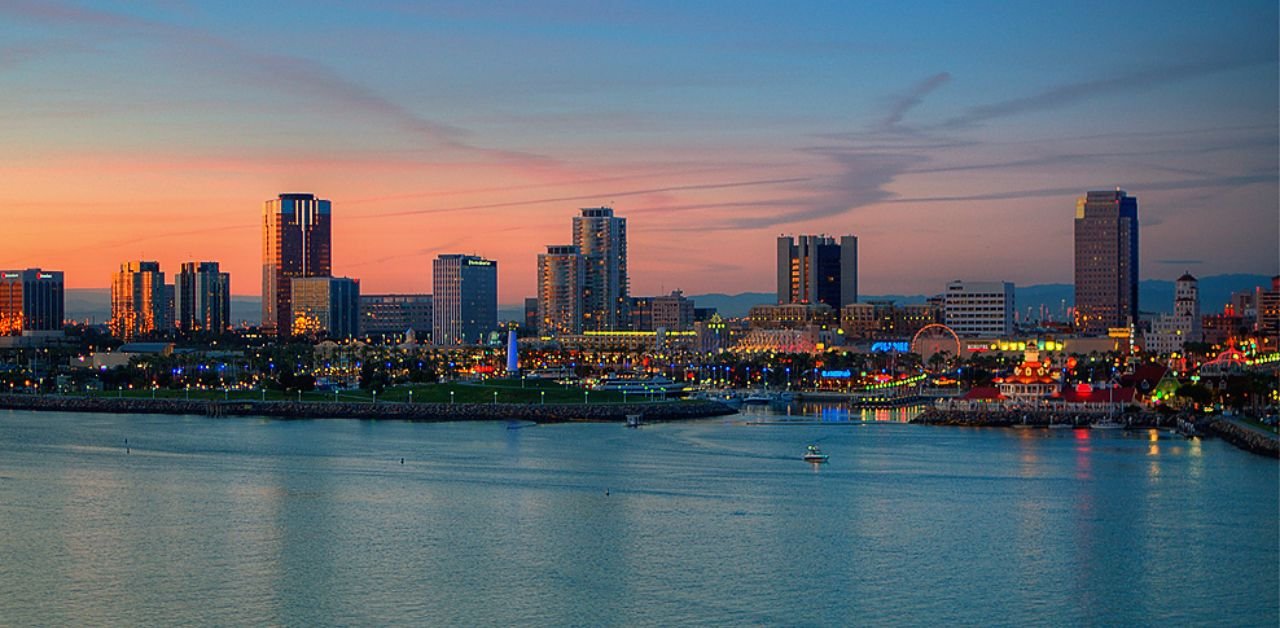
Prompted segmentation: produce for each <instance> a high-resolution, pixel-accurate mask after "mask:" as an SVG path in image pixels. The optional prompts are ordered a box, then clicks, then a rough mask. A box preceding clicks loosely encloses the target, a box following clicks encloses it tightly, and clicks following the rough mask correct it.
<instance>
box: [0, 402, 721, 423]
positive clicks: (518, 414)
mask: <svg viewBox="0 0 1280 628" xmlns="http://www.w3.org/2000/svg"><path fill="white" fill-rule="evenodd" d="M0 408H7V409H14V410H37V411H57V412H108V413H116V414H196V415H206V416H212V417H224V416H267V417H274V418H282V419H388V420H397V421H533V422H537V423H565V422H570V421H601V422H623V421H625V420H626V417H627V415H637V414H638V415H640V416H641V420H642V421H644V422H650V423H652V422H658V421H680V420H686V419H700V418H707V417H714V416H722V415H728V414H735V413H736V411H735V410H733V409H732V408H730V407H728V406H726V405H724V404H722V403H719V402H716V401H669V402H654V403H627V404H613V403H610V404H550V403H549V404H514V403H500V404H488V403H458V404H452V403H413V404H409V403H387V402H380V403H348V402H336V403H335V402H314V401H304V402H295V401H208V400H185V399H128V398H112V397H73V396H63V395H0Z"/></svg>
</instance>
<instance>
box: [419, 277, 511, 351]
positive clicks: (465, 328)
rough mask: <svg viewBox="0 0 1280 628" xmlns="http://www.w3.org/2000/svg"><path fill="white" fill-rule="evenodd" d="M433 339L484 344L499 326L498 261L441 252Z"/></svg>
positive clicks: (450, 344) (448, 344)
mask: <svg viewBox="0 0 1280 628" xmlns="http://www.w3.org/2000/svg"><path fill="white" fill-rule="evenodd" d="M431 280H432V293H433V294H432V299H433V304H432V313H431V320H432V322H431V343H432V344H434V345H436V346H441V347H457V346H464V345H475V344H483V343H484V342H485V341H486V339H487V337H488V335H489V333H490V332H492V331H495V330H497V329H498V262H496V261H494V260H490V259H485V258H483V257H477V256H475V255H441V256H439V257H437V258H436V259H435V260H434V261H433V262H432V267H431Z"/></svg>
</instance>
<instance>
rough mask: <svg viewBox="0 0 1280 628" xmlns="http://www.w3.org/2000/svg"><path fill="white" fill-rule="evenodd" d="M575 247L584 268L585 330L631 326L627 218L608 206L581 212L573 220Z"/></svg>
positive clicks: (583, 312)
mask: <svg viewBox="0 0 1280 628" xmlns="http://www.w3.org/2000/svg"><path fill="white" fill-rule="evenodd" d="M573 245H574V246H576V247H578V252H579V253H580V254H581V255H582V257H583V258H584V261H585V263H586V266H585V268H584V269H583V290H582V302H583V303H582V306H583V308H582V309H583V311H582V318H583V322H582V328H583V329H584V330H586V331H617V330H625V329H627V327H628V325H629V324H630V317H629V310H630V305H631V288H630V284H629V282H628V279H627V219H626V218H620V217H617V216H614V215H613V209H612V208H609V207H589V208H583V209H582V215H581V216H574V217H573Z"/></svg>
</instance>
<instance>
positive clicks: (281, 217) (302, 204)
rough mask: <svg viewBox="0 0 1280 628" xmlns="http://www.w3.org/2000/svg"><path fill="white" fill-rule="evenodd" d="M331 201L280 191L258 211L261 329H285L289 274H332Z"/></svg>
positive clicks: (290, 317) (284, 331)
mask: <svg viewBox="0 0 1280 628" xmlns="http://www.w3.org/2000/svg"><path fill="white" fill-rule="evenodd" d="M331 231H332V225H331V222H330V205H329V201H327V200H323V199H318V198H316V197H315V196H314V195H312V194H281V195H280V196H279V198H275V199H272V200H269V201H267V202H266V204H265V206H264V208H263V212H262V330H263V332H265V333H268V334H278V335H282V336H287V335H289V332H290V330H292V329H293V320H294V316H293V312H292V307H291V299H290V287H289V280H290V279H292V278H294V277H328V276H330V275H331V274H332V259H331V257H332V247H331Z"/></svg>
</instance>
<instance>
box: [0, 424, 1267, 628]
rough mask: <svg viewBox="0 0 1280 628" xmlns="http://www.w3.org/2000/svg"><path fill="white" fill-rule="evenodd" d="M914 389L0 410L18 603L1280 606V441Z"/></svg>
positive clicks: (980, 617)
mask: <svg viewBox="0 0 1280 628" xmlns="http://www.w3.org/2000/svg"><path fill="white" fill-rule="evenodd" d="M877 412H882V414H876V413H877ZM909 413H910V410H895V411H875V412H873V413H872V414H871V415H870V416H867V415H865V414H863V413H862V412H859V411H849V410H848V409H847V408H840V407H838V406H798V407H796V408H793V409H791V410H790V412H789V413H788V412H787V411H785V410H783V409H779V408H750V409H747V410H746V411H744V413H743V414H742V415H737V416H730V417H723V418H720V419H714V420H702V421H693V422H681V423H669V424H657V425H645V426H642V427H641V428H640V429H627V428H625V427H623V426H622V425H618V424H601V423H574V424H560V425H532V424H528V423H514V422H474V423H406V422H398V421H356V420H309V421H284V420H265V419H252V418H248V419H246V418H225V419H209V418H205V417H194V416H191V417H184V416H130V415H102V414H69V413H53V412H48V413H33V412H17V411H0V625H15V626H23V625H93V626H115V625H130V626H133V625H165V626H170V625H181V624H196V625H210V624H212V625H264V624H267V625H287V626H316V625H336V624H340V625H386V624H397V625H625V626H638V625H655V626H670V625H690V624H696V625H732V626H740V625H885V624H896V625H900V624H910V625H921V624H947V625H950V624H969V625H973V624H981V625H991V624H1001V625H1009V624H1016V625H1024V624H1036V625H1045V624H1048V625H1079V624H1090V625H1097V624H1106V625H1135V624H1136V625H1143V624H1155V625H1197V624H1199V625H1205V624H1212V625H1257V626H1275V625H1277V623H1278V622H1280V612H1278V607H1280V599H1278V598H1277V592H1278V591H1280V576H1278V573H1280V531H1278V528H1280V526H1278V525H1277V519H1278V513H1280V503H1278V495H1280V490H1278V477H1277V469H1278V468H1277V464H1276V461H1275V460H1271V459H1267V458H1263V457H1261V456H1255V455H1251V454H1248V453H1245V452H1242V451H1239V450H1237V449H1235V448H1233V447H1232V446H1231V445H1229V444H1227V443H1225V442H1221V441H1216V440H1203V441H1202V440H1183V439H1181V438H1171V437H1169V436H1168V435H1167V434H1165V433H1158V432H1154V431H1138V432H1124V431H1109V432H1102V431H1088V430H1078V431H1077V430H1041V429H1037V430H1019V429H971V428H949V427H929V426H915V425H907V424H904V423H897V422H894V421H900V420H903V419H905V418H907V416H908V415H909ZM867 419H869V420H870V421H872V422H864V420H867ZM809 444H817V445H819V446H820V447H821V449H822V451H823V452H824V453H826V454H828V455H829V456H830V459H829V462H828V463H826V464H808V463H805V462H803V461H801V459H800V457H801V455H802V454H803V453H804V451H805V448H806V446H807V445H809Z"/></svg>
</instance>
